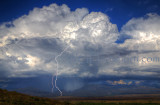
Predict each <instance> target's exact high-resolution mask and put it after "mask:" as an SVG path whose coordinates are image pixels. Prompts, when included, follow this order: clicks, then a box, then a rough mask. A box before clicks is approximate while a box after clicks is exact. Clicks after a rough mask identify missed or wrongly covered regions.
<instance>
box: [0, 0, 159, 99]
mask: <svg viewBox="0 0 160 105" xmlns="http://www.w3.org/2000/svg"><path fill="white" fill-rule="evenodd" d="M159 5H160V0H134V1H133V0H132V1H131V0H32V1H31V0H30V1H29V0H14V1H9V0H4V1H1V2H0V13H1V17H0V88H4V89H8V90H16V91H19V92H23V93H27V94H31V95H37V93H36V92H39V93H40V94H41V96H43V95H45V96H59V95H60V93H61V92H63V95H65V96H67V95H72V96H106V95H119V94H144V93H148V94H154V93H157V92H159V91H160V82H159V80H160V72H159V70H160V66H159V63H160V55H159V52H160V31H159V27H160V7H159ZM57 73H58V75H57ZM56 76H57V77H58V79H57V86H56ZM52 88H53V93H51V90H52ZM95 88H97V90H96V92H95V90H94V89H95ZM123 88H125V89H124V90H123V91H122V89H123ZM103 90H104V91H103ZM108 90H109V91H108ZM142 90H144V91H142ZM93 91H94V94H93ZM45 92H46V93H45ZM80 93H81V94H80Z"/></svg>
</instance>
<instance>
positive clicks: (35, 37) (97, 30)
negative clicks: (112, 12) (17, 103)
mask: <svg viewBox="0 0 160 105" xmlns="http://www.w3.org/2000/svg"><path fill="white" fill-rule="evenodd" d="M118 35H119V33H118V30H117V26H116V25H115V24H112V23H111V22H110V21H109V17H108V16H107V15H105V14H103V13H101V12H91V13H89V12H88V10H87V9H86V8H81V9H76V10H75V11H70V8H69V7H67V6H66V5H62V6H58V5H57V4H51V5H49V6H44V7H42V8H34V9H33V10H32V11H30V12H29V14H27V15H24V16H21V17H20V18H18V19H16V20H14V21H13V22H7V23H4V24H2V25H0V48H1V49H0V51H1V54H2V55H0V58H1V59H2V62H3V61H5V62H6V60H8V61H9V62H6V65H8V66H9V67H11V68H12V71H10V70H8V71H9V72H11V73H10V74H12V75H10V76H14V77H16V76H20V75H25V73H26V72H27V71H28V72H36V71H38V70H41V71H42V70H44V71H46V72H50V73H54V72H55V70H56V69H55V68H56V62H55V59H54V58H55V56H57V55H58V54H59V53H60V52H61V51H63V49H64V48H66V47H67V46H69V48H68V49H67V51H66V52H65V53H64V56H63V57H62V58H59V59H58V60H60V61H59V63H61V66H60V67H59V69H60V70H61V71H59V74H64V75H65V74H67V75H69V74H77V73H78V72H80V71H81V69H82V68H81V67H80V66H79V65H77V64H79V62H78V63H77V62H75V59H79V57H81V56H86V54H88V55H92V54H91V53H94V54H97V52H96V51H99V52H100V53H105V52H106V51H110V52H111V51H112V47H113V46H116V44H115V43H114V42H115V41H116V40H117V38H118ZM99 49H100V50H99ZM108 49H110V50H108ZM99 52H98V53H99ZM70 56H72V57H70ZM77 56H78V58H76V57H77ZM69 57H70V58H69ZM71 58H72V59H71ZM81 62H83V60H82V61H81ZM73 65H76V66H73ZM97 70H98V68H97ZM23 72H24V74H23ZM84 72H85V71H83V72H81V73H82V74H86V73H84ZM91 72H92V71H91ZM91 72H88V74H89V73H91ZM17 74H18V75H17ZM26 75H27V74H26Z"/></svg>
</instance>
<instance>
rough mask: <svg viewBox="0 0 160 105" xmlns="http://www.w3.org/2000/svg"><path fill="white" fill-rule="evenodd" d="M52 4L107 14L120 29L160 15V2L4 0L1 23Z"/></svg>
mask: <svg viewBox="0 0 160 105" xmlns="http://www.w3.org/2000/svg"><path fill="white" fill-rule="evenodd" d="M51 3H56V4H59V5H62V4H67V5H68V6H69V7H70V8H71V10H75V9H76V8H83V7H85V8H88V10H89V11H90V12H92V11H95V12H103V13H106V14H107V15H108V16H109V17H110V19H111V22H113V23H115V24H117V26H118V28H119V29H120V28H121V27H122V26H123V25H124V24H125V23H126V22H127V21H128V20H129V19H131V18H133V17H142V16H144V15H146V14H147V13H150V12H154V13H158V14H159V13H160V7H159V5H160V2H159V0H134V1H133V0H131V1H129V0H98V1H97V0H76V1H75V0H28V1H27V0H14V1H10V0H2V1H1V4H0V13H1V19H0V23H3V22H6V21H11V20H14V19H16V18H18V17H20V16H22V15H24V14H28V12H29V11H30V10H32V9H33V8H34V7H42V6H44V5H49V4H51Z"/></svg>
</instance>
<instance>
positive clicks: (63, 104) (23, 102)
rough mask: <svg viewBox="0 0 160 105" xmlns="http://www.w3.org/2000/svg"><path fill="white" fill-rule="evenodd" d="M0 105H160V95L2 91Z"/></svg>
mask: <svg viewBox="0 0 160 105" xmlns="http://www.w3.org/2000/svg"><path fill="white" fill-rule="evenodd" d="M0 105H160V95H158V94H157V95H155V94H152V95H131V96H127V95H126V96H124V95H123V96H115V97H94V98H93V97H92V98H89V97H88V98H83V97H81V98H80V97H57V98H52V99H51V98H42V97H35V96H29V95H24V94H21V93H17V92H8V91H7V90H1V89H0Z"/></svg>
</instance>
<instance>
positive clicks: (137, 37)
mask: <svg viewBox="0 0 160 105" xmlns="http://www.w3.org/2000/svg"><path fill="white" fill-rule="evenodd" d="M159 27H160V16H159V15H157V14H151V13H150V14H147V15H146V17H142V18H133V19H131V20H130V21H129V22H128V23H127V24H125V25H124V26H123V27H122V30H121V34H123V35H128V36H130V37H132V39H128V40H126V41H125V43H124V44H122V46H123V47H127V48H128V49H130V50H160V30H159Z"/></svg>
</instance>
